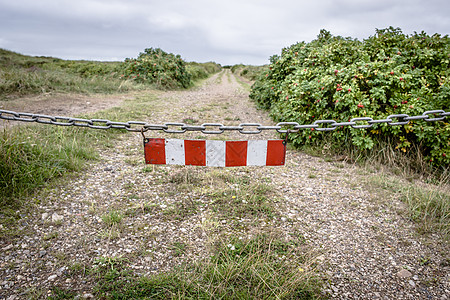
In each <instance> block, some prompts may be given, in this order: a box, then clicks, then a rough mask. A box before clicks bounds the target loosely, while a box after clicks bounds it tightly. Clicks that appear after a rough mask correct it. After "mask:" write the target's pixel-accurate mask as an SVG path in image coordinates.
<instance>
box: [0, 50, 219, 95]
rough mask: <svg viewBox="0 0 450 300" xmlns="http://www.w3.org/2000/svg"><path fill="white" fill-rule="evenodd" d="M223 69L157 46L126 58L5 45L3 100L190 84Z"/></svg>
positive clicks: (0, 53) (0, 63)
mask: <svg viewBox="0 0 450 300" xmlns="http://www.w3.org/2000/svg"><path fill="white" fill-rule="evenodd" d="M220 70H221V66H220V65H219V64H216V63H213V62H209V63H195V62H193V63H187V62H185V61H184V60H182V59H181V57H180V56H179V55H174V54H171V53H167V52H164V51H163V50H161V49H152V48H149V49H146V50H145V52H144V53H141V54H139V56H138V58H136V59H127V60H125V61H124V62H98V61H74V60H62V59H58V58H52V57H33V56H26V55H21V54H18V53H14V52H11V51H8V50H4V49H0V99H6V98H10V97H20V96H23V95H28V94H41V93H49V92H72V93H116V92H126V91H130V90H138V89H144V88H148V87H152V88H158V89H173V88H187V87H190V86H192V85H193V82H194V81H195V80H199V79H203V78H206V77H208V76H209V75H211V74H213V73H215V72H218V71H220Z"/></svg>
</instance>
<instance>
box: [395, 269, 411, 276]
mask: <svg viewBox="0 0 450 300" xmlns="http://www.w3.org/2000/svg"><path fill="white" fill-rule="evenodd" d="M397 276H398V277H399V278H409V277H411V276H412V274H411V272H410V271H408V270H405V269H402V270H400V272H398V273H397Z"/></svg>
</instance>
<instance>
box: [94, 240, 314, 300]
mask: <svg viewBox="0 0 450 300" xmlns="http://www.w3.org/2000/svg"><path fill="white" fill-rule="evenodd" d="M174 247H175V248H177V249H179V251H183V249H184V245H176V246H175V245H174ZM307 261H308V259H307V257H305V256H304V255H303V249H302V245H301V242H300V241H298V240H290V241H286V240H284V239H282V238H280V237H279V236H277V235H276V234H259V235H257V236H256V237H254V238H251V239H248V240H243V239H237V238H231V239H230V240H223V241H221V242H219V243H218V244H217V245H216V246H213V249H212V253H211V256H210V257H209V258H207V259H205V260H202V261H199V262H197V263H193V264H189V265H183V266H181V267H179V268H176V269H174V270H173V271H171V272H168V273H161V274H157V275H152V276H140V277H138V276H136V275H133V273H132V272H131V271H130V269H129V267H128V261H127V260H126V259H124V258H109V257H101V258H99V259H97V261H96V263H95V265H94V267H93V268H92V270H91V271H90V273H91V276H93V277H94V278H95V281H96V282H97V286H96V288H95V292H96V295H97V296H99V297H100V298H106V299H139V298H151V299H166V298H170V299H174V298H176V299H181V298H182V299H317V298H318V296H317V295H319V288H320V282H319V280H318V278H316V277H315V276H314V274H313V271H314V268H313V266H311V265H308V264H307V263H306V262H307Z"/></svg>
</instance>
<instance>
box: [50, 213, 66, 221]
mask: <svg viewBox="0 0 450 300" xmlns="http://www.w3.org/2000/svg"><path fill="white" fill-rule="evenodd" d="M63 218H64V217H63V216H61V215H58V214H57V213H53V214H52V222H53V223H56V222H59V221H62V219H63Z"/></svg>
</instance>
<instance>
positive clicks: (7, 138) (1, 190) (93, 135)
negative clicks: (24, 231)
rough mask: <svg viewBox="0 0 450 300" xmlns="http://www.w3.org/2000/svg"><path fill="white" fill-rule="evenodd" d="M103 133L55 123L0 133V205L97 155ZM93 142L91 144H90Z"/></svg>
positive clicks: (77, 169) (76, 168) (10, 201)
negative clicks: (96, 148) (97, 147)
mask: <svg viewBox="0 0 450 300" xmlns="http://www.w3.org/2000/svg"><path fill="white" fill-rule="evenodd" d="M106 134H107V133H105V132H94V131H87V130H84V129H79V128H65V127H64V128H62V127H56V126H45V125H44V126H21V127H20V128H14V129H11V130H8V131H7V130H4V131H3V132H2V133H0V162H1V163H0V206H2V205H4V204H12V202H13V201H14V199H17V198H21V197H24V196H27V195H30V194H31V193H32V192H33V191H34V190H35V189H36V188H41V187H43V186H45V185H46V183H47V182H48V181H50V180H51V179H54V178H56V177H60V176H61V175H63V174H64V173H67V172H73V171H80V170H81V169H82V168H83V166H84V165H85V162H86V161H90V160H95V159H97V158H98V153H97V151H95V150H93V149H92V148H93V146H94V145H95V141H96V140H97V139H100V138H104V136H105V135H106ZM93 142H94V145H93Z"/></svg>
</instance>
